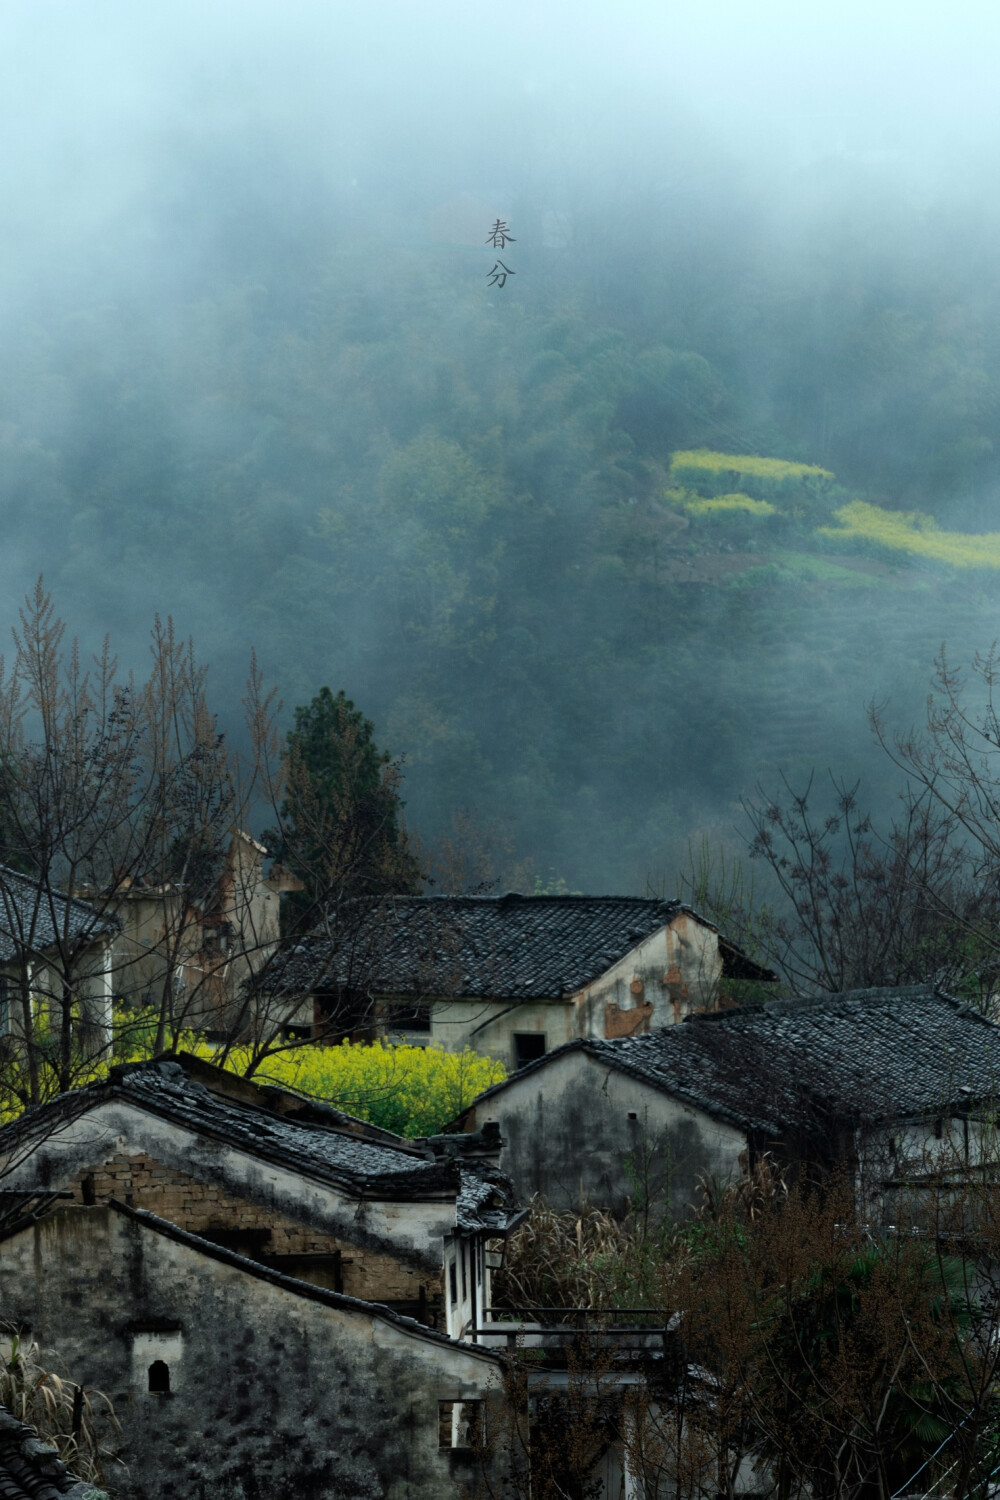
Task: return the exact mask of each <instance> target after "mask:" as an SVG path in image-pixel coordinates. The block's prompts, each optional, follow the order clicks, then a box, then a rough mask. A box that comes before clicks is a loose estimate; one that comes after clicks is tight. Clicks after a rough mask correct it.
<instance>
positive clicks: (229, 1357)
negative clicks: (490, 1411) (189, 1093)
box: [0, 1207, 497, 1500]
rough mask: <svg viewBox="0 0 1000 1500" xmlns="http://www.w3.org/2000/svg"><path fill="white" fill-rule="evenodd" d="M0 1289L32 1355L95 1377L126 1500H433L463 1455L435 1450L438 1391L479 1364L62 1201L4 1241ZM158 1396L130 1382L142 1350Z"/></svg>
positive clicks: (449, 1488)
mask: <svg viewBox="0 0 1000 1500" xmlns="http://www.w3.org/2000/svg"><path fill="white" fill-rule="evenodd" d="M0 1302H2V1305H3V1307H4V1309H5V1313H6V1314H7V1315H8V1316H9V1317H11V1318H13V1319H15V1320H16V1321H18V1322H20V1323H22V1324H26V1325H28V1326H30V1328H31V1329H32V1332H33V1334H34V1336H35V1337H36V1338H37V1339H38V1340H39V1342H40V1344H41V1348H42V1351H43V1355H44V1356H45V1357H46V1358H51V1359H53V1360H55V1361H56V1362H59V1363H62V1364H64V1365H65V1366H66V1367H67V1368H69V1369H72V1370H73V1373H74V1379H77V1380H80V1381H82V1382H84V1383H86V1384H87V1385H89V1386H94V1387H97V1388H98V1389H101V1390H103V1391H106V1392H107V1393H108V1394H109V1395H110V1396H111V1397H112V1398H113V1400H114V1403H115V1407H116V1410H117V1412H118V1415H119V1418H120V1420H121V1421H122V1424H123V1428H124V1453H123V1456H124V1457H125V1459H126V1460H127V1462H128V1464H129V1468H130V1473H129V1479H128V1481H127V1483H126V1484H125V1485H124V1486H123V1488H122V1493H123V1495H124V1496H126V1497H127V1500H263V1497H265V1496H268V1497H270V1496H275V1497H278V1496H281V1497H285V1496H287V1497H289V1500H291V1497H295V1500H346V1497H352V1500H353V1497H359V1500H360V1497H367V1496H371V1497H376V1496H377V1497H384V1500H404V1497H405V1500H447V1497H452V1496H454V1497H455V1500H458V1497H459V1496H460V1495H461V1494H462V1483H463V1481H469V1480H470V1479H471V1478H472V1471H473V1467H474V1464H473V1461H472V1460H471V1459H467V1460H465V1461H463V1459H462V1458H461V1457H460V1456H459V1455H457V1454H454V1453H450V1452H447V1451H445V1452H441V1451H439V1449H438V1416H439V1402H442V1401H455V1400H469V1399H473V1398H477V1397H482V1396H483V1395H484V1394H487V1392H488V1390H489V1389H490V1388H491V1387H492V1386H494V1385H495V1378H496V1369H497V1367H496V1364H495V1363H494V1361H493V1360H492V1359H491V1358H490V1357H489V1356H488V1355H486V1354H484V1353H481V1352H479V1353H477V1352H476V1351H475V1350H472V1349H469V1348H465V1349H463V1348H461V1347H458V1346H455V1345H448V1344H445V1343H443V1342H439V1341H435V1340H434V1339H433V1337H432V1336H424V1335H421V1334H420V1333H419V1332H418V1331H417V1330H416V1327H415V1325H414V1326H413V1327H412V1328H411V1327H408V1326H404V1325H400V1324H394V1323H392V1322H391V1321H389V1320H387V1319H385V1318H380V1317H378V1316H377V1315H376V1314H375V1313H373V1312H371V1311H369V1310H367V1309H365V1308H364V1307H357V1306H349V1305H347V1306H345V1305H344V1303H343V1302H341V1303H340V1304H338V1305H331V1304H336V1299H335V1298H333V1297H324V1294H323V1293H319V1292H315V1293H313V1294H312V1295H309V1293H308V1289H303V1290H302V1291H297V1290H295V1289H294V1287H289V1286H288V1285H281V1284H276V1283H275V1282H274V1281H273V1280H270V1279H267V1278H266V1277H264V1276H261V1275H257V1274H254V1272H253V1271H251V1270H250V1269H249V1268H247V1267H246V1266H245V1265H240V1264H239V1263H233V1262H230V1261H225V1260H220V1259H218V1258H215V1257H213V1256H211V1255H208V1254H204V1253H202V1252H201V1251H199V1250H197V1249H195V1248H193V1247H191V1246H190V1245H188V1244H184V1243H179V1242H177V1241H176V1240H174V1239H171V1238H169V1237H167V1236H166V1235H164V1234H162V1233H161V1232H159V1231H158V1230H156V1229H155V1228H153V1227H151V1226H150V1225H149V1223H148V1221H143V1220H141V1219H136V1218H134V1217H132V1216H130V1215H127V1214H125V1213H123V1212H120V1211H117V1210H115V1209H112V1208H101V1207H94V1208H76V1207H67V1208H65V1209H62V1210H60V1211H59V1212H57V1213H55V1214H53V1215H51V1216H50V1217H48V1218H46V1219H44V1220H43V1221H42V1222H41V1223H39V1224H36V1225H33V1226H31V1227H30V1228H28V1229H24V1230H22V1231H21V1232H20V1233H18V1234H17V1235H14V1236H12V1237H11V1238H9V1239H7V1240H6V1241H5V1242H4V1245H3V1252H2V1254H0ZM161 1345H162V1355H161V1357H162V1358H163V1360H164V1363H166V1364H167V1365H168V1367H169V1374H170V1393H169V1394H151V1393H150V1392H149V1390H148V1378H147V1375H148V1366H147V1361H149V1360H151V1357H153V1356H156V1355H157V1351H158V1349H160V1346H161Z"/></svg>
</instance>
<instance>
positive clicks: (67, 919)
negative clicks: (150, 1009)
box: [0, 865, 119, 1053]
mask: <svg viewBox="0 0 1000 1500" xmlns="http://www.w3.org/2000/svg"><path fill="white" fill-rule="evenodd" d="M118 931H119V928H118V923H117V921H116V920H115V918H114V916H113V915H111V914H109V913H108V912H105V911H101V910H99V909H98V908H97V907H95V906H92V905H90V904H89V903H88V902H86V901H80V900H77V899H75V898H72V897H69V896H66V895H63V894H62V893H61V892H60V891H56V890H53V889H51V888H50V887H49V886H48V884H47V883H45V882H42V881H38V880H35V879H33V878H32V877H31V876H30V875H24V874H22V873H21V872H20V871H18V870H12V869H10V868H9V867H8V866H6V865H0V1037H11V1038H16V1037H18V1036H20V1037H24V1036H25V1034H26V1032H27V1030H28V1029H29V1027H30V1026H31V1025H32V1023H33V1021H34V1020H35V1019H36V1018H37V1016H38V1015H39V1014H41V1013H43V1012H46V1011H47V1012H49V1013H50V1014H51V1015H52V1016H56V1015H57V1014H58V1013H59V1011H60V1010H61V1008H62V1006H63V1004H64V1002H65V1001H67V999H68V1001H69V1003H70V1004H71V1005H72V1006H73V1007H74V1010H75V1017H74V1022H75V1029H76V1034H77V1040H78V1041H79V1043H80V1044H81V1045H82V1046H83V1047H84V1048H85V1050H87V1051H89V1052H94V1053H96V1052H100V1051H102V1050H103V1049H104V1048H106V1047H107V1046H108V1045H109V1044H110V1041H111V1023H112V999H113V993H114V943H115V941H116V939H117V936H118Z"/></svg>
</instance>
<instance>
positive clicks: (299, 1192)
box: [0, 1099, 455, 1279]
mask: <svg viewBox="0 0 1000 1500" xmlns="http://www.w3.org/2000/svg"><path fill="white" fill-rule="evenodd" d="M143 1155H147V1156H149V1157H151V1158H152V1159H153V1160H155V1161H156V1162H157V1163H158V1164H160V1165H161V1166H163V1167H165V1168H168V1169H169V1170H170V1171H171V1172H174V1173H178V1174H181V1175H182V1176H183V1177H184V1178H185V1179H187V1180H188V1181H197V1182H201V1183H204V1184H206V1186H207V1187H209V1188H210V1189H215V1190H216V1191H218V1192H222V1193H224V1194H227V1195H229V1196H230V1197H232V1198H238V1199H245V1200H248V1201H249V1202H251V1203H253V1204H255V1205H257V1206H258V1208H259V1209H260V1210H261V1211H262V1213H263V1215H264V1219H263V1222H265V1223H267V1222H270V1221H271V1217H270V1216H273V1215H285V1216H287V1217H288V1218H289V1219H292V1220H294V1221H295V1222H296V1223H298V1224H302V1225H308V1226H309V1227H310V1229H311V1230H312V1232H313V1233H317V1234H328V1235H331V1236H333V1237H334V1238H335V1239H337V1240H338V1241H343V1242H344V1243H347V1244H350V1245H352V1246H356V1247H358V1248H359V1250H367V1251H371V1252H374V1253H375V1254H382V1253H384V1252H385V1251H386V1250H387V1249H388V1250H389V1252H390V1253H391V1254H392V1256H393V1258H394V1259H396V1260H397V1261H399V1262H400V1263H401V1264H403V1265H408V1266H409V1267H410V1268H411V1269H412V1270H413V1271H414V1272H420V1273H422V1274H423V1275H424V1276H426V1275H428V1274H429V1275H430V1276H431V1277H432V1278H435V1279H436V1278H437V1277H438V1276H439V1274H440V1271H441V1266H442V1262H443V1250H444V1242H445V1238H446V1236H447V1235H449V1234H451V1233H453V1232H454V1228H455V1206H454V1200H453V1199H449V1200H447V1201H436V1200H418V1201H408V1200H400V1201H392V1200H379V1201H370V1200H363V1199H358V1198H355V1197H352V1196H351V1195H350V1194H349V1192H348V1191H346V1190H343V1191H338V1190H337V1189H336V1188H334V1187H331V1186H328V1185H326V1184H324V1183H322V1182H320V1181H318V1180H316V1179H314V1178H309V1177H306V1176H305V1175H304V1174H301V1173H298V1172H296V1171H294V1170H292V1169H290V1168H287V1167H281V1166H278V1165H276V1164H272V1163H269V1162H266V1161H262V1160H261V1159H260V1158H259V1157H254V1156H252V1155H250V1153H249V1152H246V1151H241V1150H238V1149H236V1148H235V1147H233V1146H229V1145H227V1144H225V1143H224V1142H221V1141H218V1140H214V1139H211V1138H209V1137H207V1136H199V1135H196V1134H195V1133H194V1132H193V1131H191V1130H185V1129H182V1128H181V1127H180V1126H177V1125H174V1124H173V1123H172V1122H170V1121H168V1120H165V1119H162V1118H161V1117H159V1116H157V1115H154V1114H152V1113H150V1112H147V1111H146V1110H142V1109H139V1108H138V1107H137V1106H135V1105H133V1104H131V1103H129V1102H126V1101H124V1100H114V1099H112V1100H107V1101H105V1102H103V1103H101V1104H98V1105H96V1106H95V1107H94V1108H93V1109H91V1110H89V1111H88V1112H87V1113H86V1114H85V1115H83V1116H81V1117H80V1118H79V1119H77V1120H75V1121H73V1122H72V1123H70V1124H67V1125H64V1126H61V1127H60V1128H59V1129H57V1130H56V1131H55V1132H54V1133H53V1134H52V1135H50V1136H49V1137H48V1138H47V1139H45V1140H43V1141H42V1142H41V1143H40V1144H39V1146H38V1147H37V1148H36V1150H35V1151H34V1152H32V1153H31V1154H30V1155H27V1156H25V1155H24V1154H23V1152H21V1153H19V1154H18V1155H17V1156H16V1157H15V1160H14V1162H13V1164H12V1165H11V1168H10V1171H9V1172H8V1173H7V1174H6V1176H5V1186H7V1187H8V1188H20V1187H25V1188H33V1187H53V1188H68V1187H72V1186H74V1185H75V1184H77V1183H80V1182H82V1178H83V1176H84V1175H86V1174H88V1173H95V1174H96V1173H97V1172H98V1171H99V1170H101V1169H104V1168H107V1167H109V1166H110V1164H111V1163H112V1162H113V1161H114V1160H115V1158H116V1157H124V1158H126V1159H128V1158H133V1157H138V1156H143ZM4 1166H6V1164H5V1163H0V1167H4ZM95 1180H96V1178H95ZM152 1186H153V1184H148V1185H147V1190H148V1188H150V1187H152ZM135 1191H136V1189H135V1184H133V1203H134V1204H135V1205H136V1206H138V1198H137V1197H136V1196H135ZM153 1196H154V1197H155V1196H156V1195H155V1194H154V1195H153ZM123 1197H124V1198H125V1201H127V1191H126V1192H125V1193H123ZM149 1207H150V1208H151V1209H152V1211H153V1212H157V1213H159V1212H162V1213H163V1215H164V1217H165V1218H172V1217H173V1216H172V1215H171V1214H169V1213H167V1212H165V1211H164V1205H163V1204H162V1203H161V1204H160V1206H159V1207H158V1206H157V1205H156V1204H155V1202H151V1203H150V1204H149Z"/></svg>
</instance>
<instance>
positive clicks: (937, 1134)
mask: <svg viewBox="0 0 1000 1500" xmlns="http://www.w3.org/2000/svg"><path fill="white" fill-rule="evenodd" d="M934 1139H935V1140H936V1141H940V1140H943V1139H944V1121H943V1120H942V1118H941V1116H940V1115H938V1117H937V1119H936V1120H935V1121H934Z"/></svg>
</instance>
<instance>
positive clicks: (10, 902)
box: [0, 865, 118, 1500]
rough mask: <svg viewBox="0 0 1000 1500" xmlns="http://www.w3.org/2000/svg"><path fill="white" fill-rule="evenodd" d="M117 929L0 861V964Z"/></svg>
mask: <svg viewBox="0 0 1000 1500" xmlns="http://www.w3.org/2000/svg"><path fill="white" fill-rule="evenodd" d="M117 930H118V923H117V922H116V921H115V920H114V918H112V917H109V916H106V915H104V914H102V913H101V912H98V911H96V910H95V908H94V907H92V906H89V905H88V904H87V902H86V901H79V900H77V899H76V898H75V897H71V896H64V895H62V894H61V893H60V892H58V891H48V890H45V889H44V887H42V886H41V885H39V883H38V882H37V881H36V880H32V879H31V877H30V876H29V875H22V874H21V873H20V872H19V871H18V870H12V869H10V868H9V867H8V866H7V865H0V964H9V963H11V962H13V961H14V959H16V958H17V957H18V956H19V955H23V954H25V953H26V952H27V953H28V954H29V955H30V954H34V953H39V952H45V950H46V949H48V948H51V947H53V945H54V944H55V943H56V941H57V940H58V939H62V940H63V941H64V942H69V943H70V944H76V943H86V942H89V941H90V940H91V939H92V938H95V937H100V936H102V935H103V934H104V933H108V932H116V931H117ZM0 1500H3V1496H2V1494H0Z"/></svg>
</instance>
